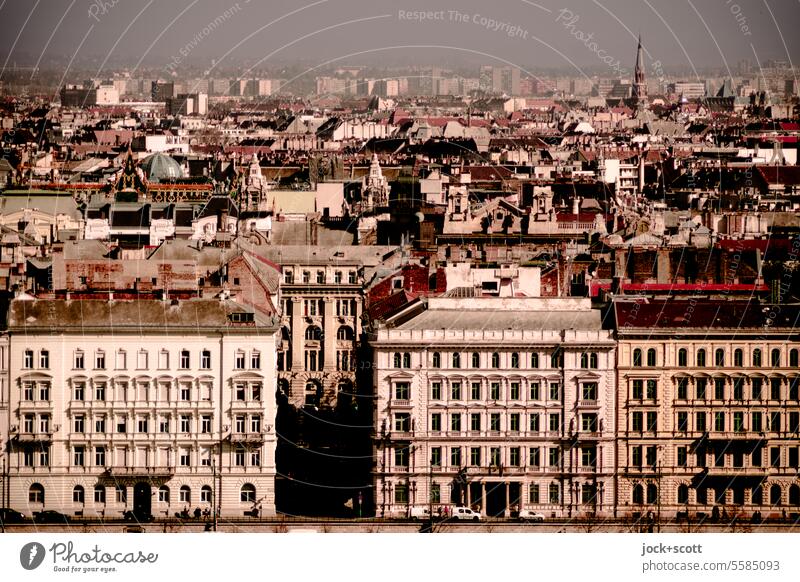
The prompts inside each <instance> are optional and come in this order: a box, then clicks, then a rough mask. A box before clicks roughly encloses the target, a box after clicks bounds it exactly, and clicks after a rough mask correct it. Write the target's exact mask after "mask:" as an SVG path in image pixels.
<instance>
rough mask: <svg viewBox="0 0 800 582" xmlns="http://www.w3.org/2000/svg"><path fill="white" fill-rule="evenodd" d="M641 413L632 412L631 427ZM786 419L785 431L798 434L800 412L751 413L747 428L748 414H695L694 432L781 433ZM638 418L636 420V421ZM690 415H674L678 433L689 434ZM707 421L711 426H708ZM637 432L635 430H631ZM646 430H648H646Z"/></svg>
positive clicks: (637, 424) (639, 417) (682, 412)
mask: <svg viewBox="0 0 800 582" xmlns="http://www.w3.org/2000/svg"><path fill="white" fill-rule="evenodd" d="M641 414H642V413H641V412H634V413H633V414H632V416H631V422H632V426H640V425H641V422H642V418H643V417H642V416H641ZM784 417H786V418H787V420H788V424H787V425H786V430H787V431H788V432H790V433H797V432H800V412H788V413H786V412H782V411H778V410H773V411H760V410H756V411H752V412H750V414H749V418H750V426H749V427H748V426H747V419H748V414H747V413H746V412H744V411H734V412H723V411H717V412H713V413H712V412H705V411H700V412H695V413H694V430H695V431H696V432H706V431H708V430H713V431H714V432H726V431H730V432H747V431H750V432H781V430H782V427H783V423H782V422H781V421H782V419H783V418H784ZM637 418H638V420H637ZM691 418H692V415H691V413H690V412H689V411H685V410H681V411H678V413H677V415H676V420H677V422H676V428H677V430H678V431H679V432H689V431H690V430H691V428H692V427H691V424H690V420H691ZM709 419H711V420H712V423H713V424H709V422H708V421H709ZM633 430H637V429H633ZM648 430H650V429H649V428H648ZM653 430H655V429H653Z"/></svg>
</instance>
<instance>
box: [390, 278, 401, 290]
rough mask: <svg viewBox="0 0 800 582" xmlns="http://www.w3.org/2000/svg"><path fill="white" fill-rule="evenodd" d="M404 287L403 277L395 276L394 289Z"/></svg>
mask: <svg viewBox="0 0 800 582" xmlns="http://www.w3.org/2000/svg"><path fill="white" fill-rule="evenodd" d="M402 288H403V278H402V277H395V278H394V279H392V289H402Z"/></svg>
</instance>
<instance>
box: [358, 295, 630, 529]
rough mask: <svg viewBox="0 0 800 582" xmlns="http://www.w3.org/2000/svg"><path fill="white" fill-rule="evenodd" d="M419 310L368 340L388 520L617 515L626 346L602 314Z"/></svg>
mask: <svg viewBox="0 0 800 582" xmlns="http://www.w3.org/2000/svg"><path fill="white" fill-rule="evenodd" d="M423 304H424V303H423ZM413 309H415V307H413V306H412V307H409V310H413ZM416 309H417V311H416V312H415V313H414V312H403V311H401V312H399V313H398V314H396V315H395V316H393V317H392V318H390V319H388V320H387V322H386V323H387V325H386V326H385V327H382V328H380V329H378V330H377V331H376V333H375V334H374V335H373V336H372V337H371V338H370V345H371V347H372V349H373V353H374V357H373V366H374V370H373V378H374V380H373V381H374V386H375V395H374V396H375V435H374V443H375V455H376V459H377V463H376V467H375V472H374V491H375V496H376V500H375V501H376V512H377V515H378V516H382V517H389V516H400V517H402V516H405V515H408V514H409V513H410V511H411V508H412V507H414V506H430V508H431V509H433V511H435V512H438V511H446V509H445V508H447V507H453V506H456V505H468V506H471V507H473V508H475V509H478V510H480V511H481V512H482V513H483V514H484V515H488V516H510V515H512V513H513V512H514V511H516V510H519V509H522V508H530V509H535V510H537V511H541V512H543V513H544V514H545V515H547V516H548V517H559V518H561V517H564V518H566V517H579V516H590V515H594V516H606V515H611V514H612V513H613V499H614V497H615V491H614V468H615V465H614V430H613V429H614V418H615V400H614V397H613V393H614V386H615V372H614V361H615V346H614V341H613V338H612V335H611V332H609V331H608V330H603V329H602V325H601V318H600V313H599V311H597V310H593V309H592V308H591V305H590V303H589V301H588V300H584V299H573V298H564V299H561V298H558V299H539V298H536V299H528V298H453V297H440V298H430V299H428V300H427V302H426V304H424V309H419V307H416Z"/></svg>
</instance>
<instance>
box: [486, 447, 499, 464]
mask: <svg viewBox="0 0 800 582" xmlns="http://www.w3.org/2000/svg"><path fill="white" fill-rule="evenodd" d="M501 463H502V461H501V457H500V447H492V448H491V449H489V464H490V465H491V466H492V467H499V466H500V465H501Z"/></svg>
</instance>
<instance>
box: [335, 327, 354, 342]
mask: <svg viewBox="0 0 800 582" xmlns="http://www.w3.org/2000/svg"><path fill="white" fill-rule="evenodd" d="M336 339H338V340H344V341H353V330H352V329H350V327H349V326H347V325H343V326H342V327H340V328H339V329H338V330H336Z"/></svg>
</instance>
